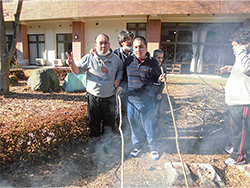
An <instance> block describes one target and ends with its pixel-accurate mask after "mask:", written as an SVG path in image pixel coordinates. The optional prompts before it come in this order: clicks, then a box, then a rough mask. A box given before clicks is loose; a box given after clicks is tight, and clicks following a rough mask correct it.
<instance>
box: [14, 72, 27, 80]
mask: <svg viewBox="0 0 250 188" xmlns="http://www.w3.org/2000/svg"><path fill="white" fill-rule="evenodd" d="M10 75H15V76H16V77H17V78H18V80H27V79H28V78H27V76H26V75H25V73H24V71H23V69H10Z"/></svg>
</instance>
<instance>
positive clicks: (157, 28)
mask: <svg viewBox="0 0 250 188" xmlns="http://www.w3.org/2000/svg"><path fill="white" fill-rule="evenodd" d="M146 36H147V41H148V51H149V52H150V54H151V55H153V51H154V50H155V49H158V48H159V47H160V42H161V20H159V19H157V20H148V21H147V30H146Z"/></svg>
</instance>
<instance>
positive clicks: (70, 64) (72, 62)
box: [66, 52, 75, 67]
mask: <svg viewBox="0 0 250 188" xmlns="http://www.w3.org/2000/svg"><path fill="white" fill-rule="evenodd" d="M66 56H67V59H66V64H67V65H68V66H70V67H71V66H72V65H73V64H75V61H74V59H73V52H71V53H70V55H69V53H68V52H66Z"/></svg>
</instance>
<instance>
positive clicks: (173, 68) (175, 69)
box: [172, 64, 181, 74]
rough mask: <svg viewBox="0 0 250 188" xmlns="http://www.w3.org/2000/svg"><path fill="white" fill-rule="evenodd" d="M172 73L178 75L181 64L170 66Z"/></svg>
mask: <svg viewBox="0 0 250 188" xmlns="http://www.w3.org/2000/svg"><path fill="white" fill-rule="evenodd" d="M172 73H173V74H180V73H181V64H172Z"/></svg>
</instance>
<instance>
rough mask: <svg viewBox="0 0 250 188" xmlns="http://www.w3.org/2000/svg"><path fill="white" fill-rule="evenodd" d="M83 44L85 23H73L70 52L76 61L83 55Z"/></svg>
mask: <svg viewBox="0 0 250 188" xmlns="http://www.w3.org/2000/svg"><path fill="white" fill-rule="evenodd" d="M84 44H85V23H84V22H81V21H79V22H73V32H72V48H73V49H72V51H73V56H74V59H75V60H76V61H78V60H79V59H81V57H82V56H83V55H84Z"/></svg>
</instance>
